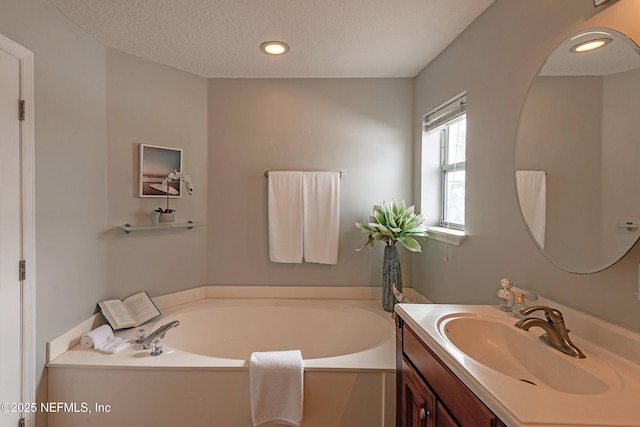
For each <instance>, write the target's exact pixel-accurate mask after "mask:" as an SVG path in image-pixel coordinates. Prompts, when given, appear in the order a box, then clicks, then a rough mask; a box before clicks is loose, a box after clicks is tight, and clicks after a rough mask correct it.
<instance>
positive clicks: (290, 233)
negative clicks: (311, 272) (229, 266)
mask: <svg viewBox="0 0 640 427" xmlns="http://www.w3.org/2000/svg"><path fill="white" fill-rule="evenodd" d="M268 185H269V188H268V195H267V196H268V204H269V207H268V210H269V212H268V215H269V258H270V259H271V261H272V262H284V263H301V262H302V250H303V246H302V245H303V240H302V218H303V216H302V172H296V171H291V172H271V173H270V174H269V183H268Z"/></svg>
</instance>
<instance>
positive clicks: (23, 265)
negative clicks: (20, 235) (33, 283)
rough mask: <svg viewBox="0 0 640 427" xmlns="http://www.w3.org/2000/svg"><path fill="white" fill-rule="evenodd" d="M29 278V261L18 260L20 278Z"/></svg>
mask: <svg viewBox="0 0 640 427" xmlns="http://www.w3.org/2000/svg"><path fill="white" fill-rule="evenodd" d="M26 278H27V261H25V260H23V259H22V260H20V262H18V280H25V279H26Z"/></svg>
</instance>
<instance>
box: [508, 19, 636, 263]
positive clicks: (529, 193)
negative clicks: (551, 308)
mask: <svg viewBox="0 0 640 427" xmlns="http://www.w3.org/2000/svg"><path fill="white" fill-rule="evenodd" d="M639 113H640V49H639V48H638V46H637V45H636V43H634V42H633V41H632V40H631V39H629V38H628V37H626V36H625V35H624V34H621V33H619V32H617V31H614V30H611V29H608V28H591V29H589V30H585V31H581V32H580V33H578V34H575V35H573V36H571V37H569V38H568V39H567V40H565V41H564V42H563V43H561V44H560V45H559V46H558V47H557V48H556V49H555V50H554V51H553V52H552V53H551V55H549V57H548V58H547V59H546V61H545V63H544V64H543V65H542V67H541V68H540V71H539V73H538V75H537V76H536V77H535V78H534V79H533V82H532V83H531V87H530V88H529V92H528V93H527V97H526V99H525V102H524V105H523V108H522V112H521V115H520V122H519V124H518V134H517V137H516V146H515V159H514V170H515V176H516V187H517V191H518V199H519V202H520V209H521V212H522V215H523V218H524V220H525V223H526V224H527V227H528V230H529V234H530V235H531V237H532V239H533V240H534V241H535V243H536V244H537V246H538V248H539V249H540V250H541V251H542V253H543V254H544V255H545V257H546V258H547V259H549V260H550V261H551V262H552V263H554V264H555V265H557V266H558V267H560V268H562V269H564V270H566V271H570V272H572V273H594V272H597V271H601V270H604V269H605V268H607V267H610V266H611V265H613V264H614V263H616V262H617V261H618V260H619V259H620V258H622V257H623V256H624V255H625V254H626V253H627V252H628V251H629V250H630V249H631V247H632V246H633V245H634V244H635V242H636V241H637V239H638V237H639V235H640V115H639Z"/></svg>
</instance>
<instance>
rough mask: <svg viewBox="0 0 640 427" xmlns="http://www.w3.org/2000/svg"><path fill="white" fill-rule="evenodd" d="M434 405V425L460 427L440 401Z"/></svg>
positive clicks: (438, 426) (437, 426)
mask: <svg viewBox="0 0 640 427" xmlns="http://www.w3.org/2000/svg"><path fill="white" fill-rule="evenodd" d="M436 405H437V407H436V414H437V415H436V420H437V421H436V427H460V425H459V424H458V423H457V422H456V420H454V419H453V417H452V416H451V414H450V413H449V411H447V408H445V407H444V406H442V403H440V402H439V401H438V403H436Z"/></svg>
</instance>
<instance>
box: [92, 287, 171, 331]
mask: <svg viewBox="0 0 640 427" xmlns="http://www.w3.org/2000/svg"><path fill="white" fill-rule="evenodd" d="M98 307H100V310H101V311H102V315H103V316H104V319H105V320H106V321H107V323H109V325H111V327H112V328H113V330H114V331H115V330H118V329H125V328H134V327H136V326H140V325H142V324H143V323H145V322H148V321H149V320H151V319H153V318H156V317H158V316H160V310H158V307H156V305H155V304H154V303H153V301H151V298H150V297H149V294H147V293H146V292H140V293H139V294H135V295H131V296H130V297H129V298H127V299H125V300H124V301H120V300H117V299H112V300H108V301H102V302H99V303H98Z"/></svg>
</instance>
